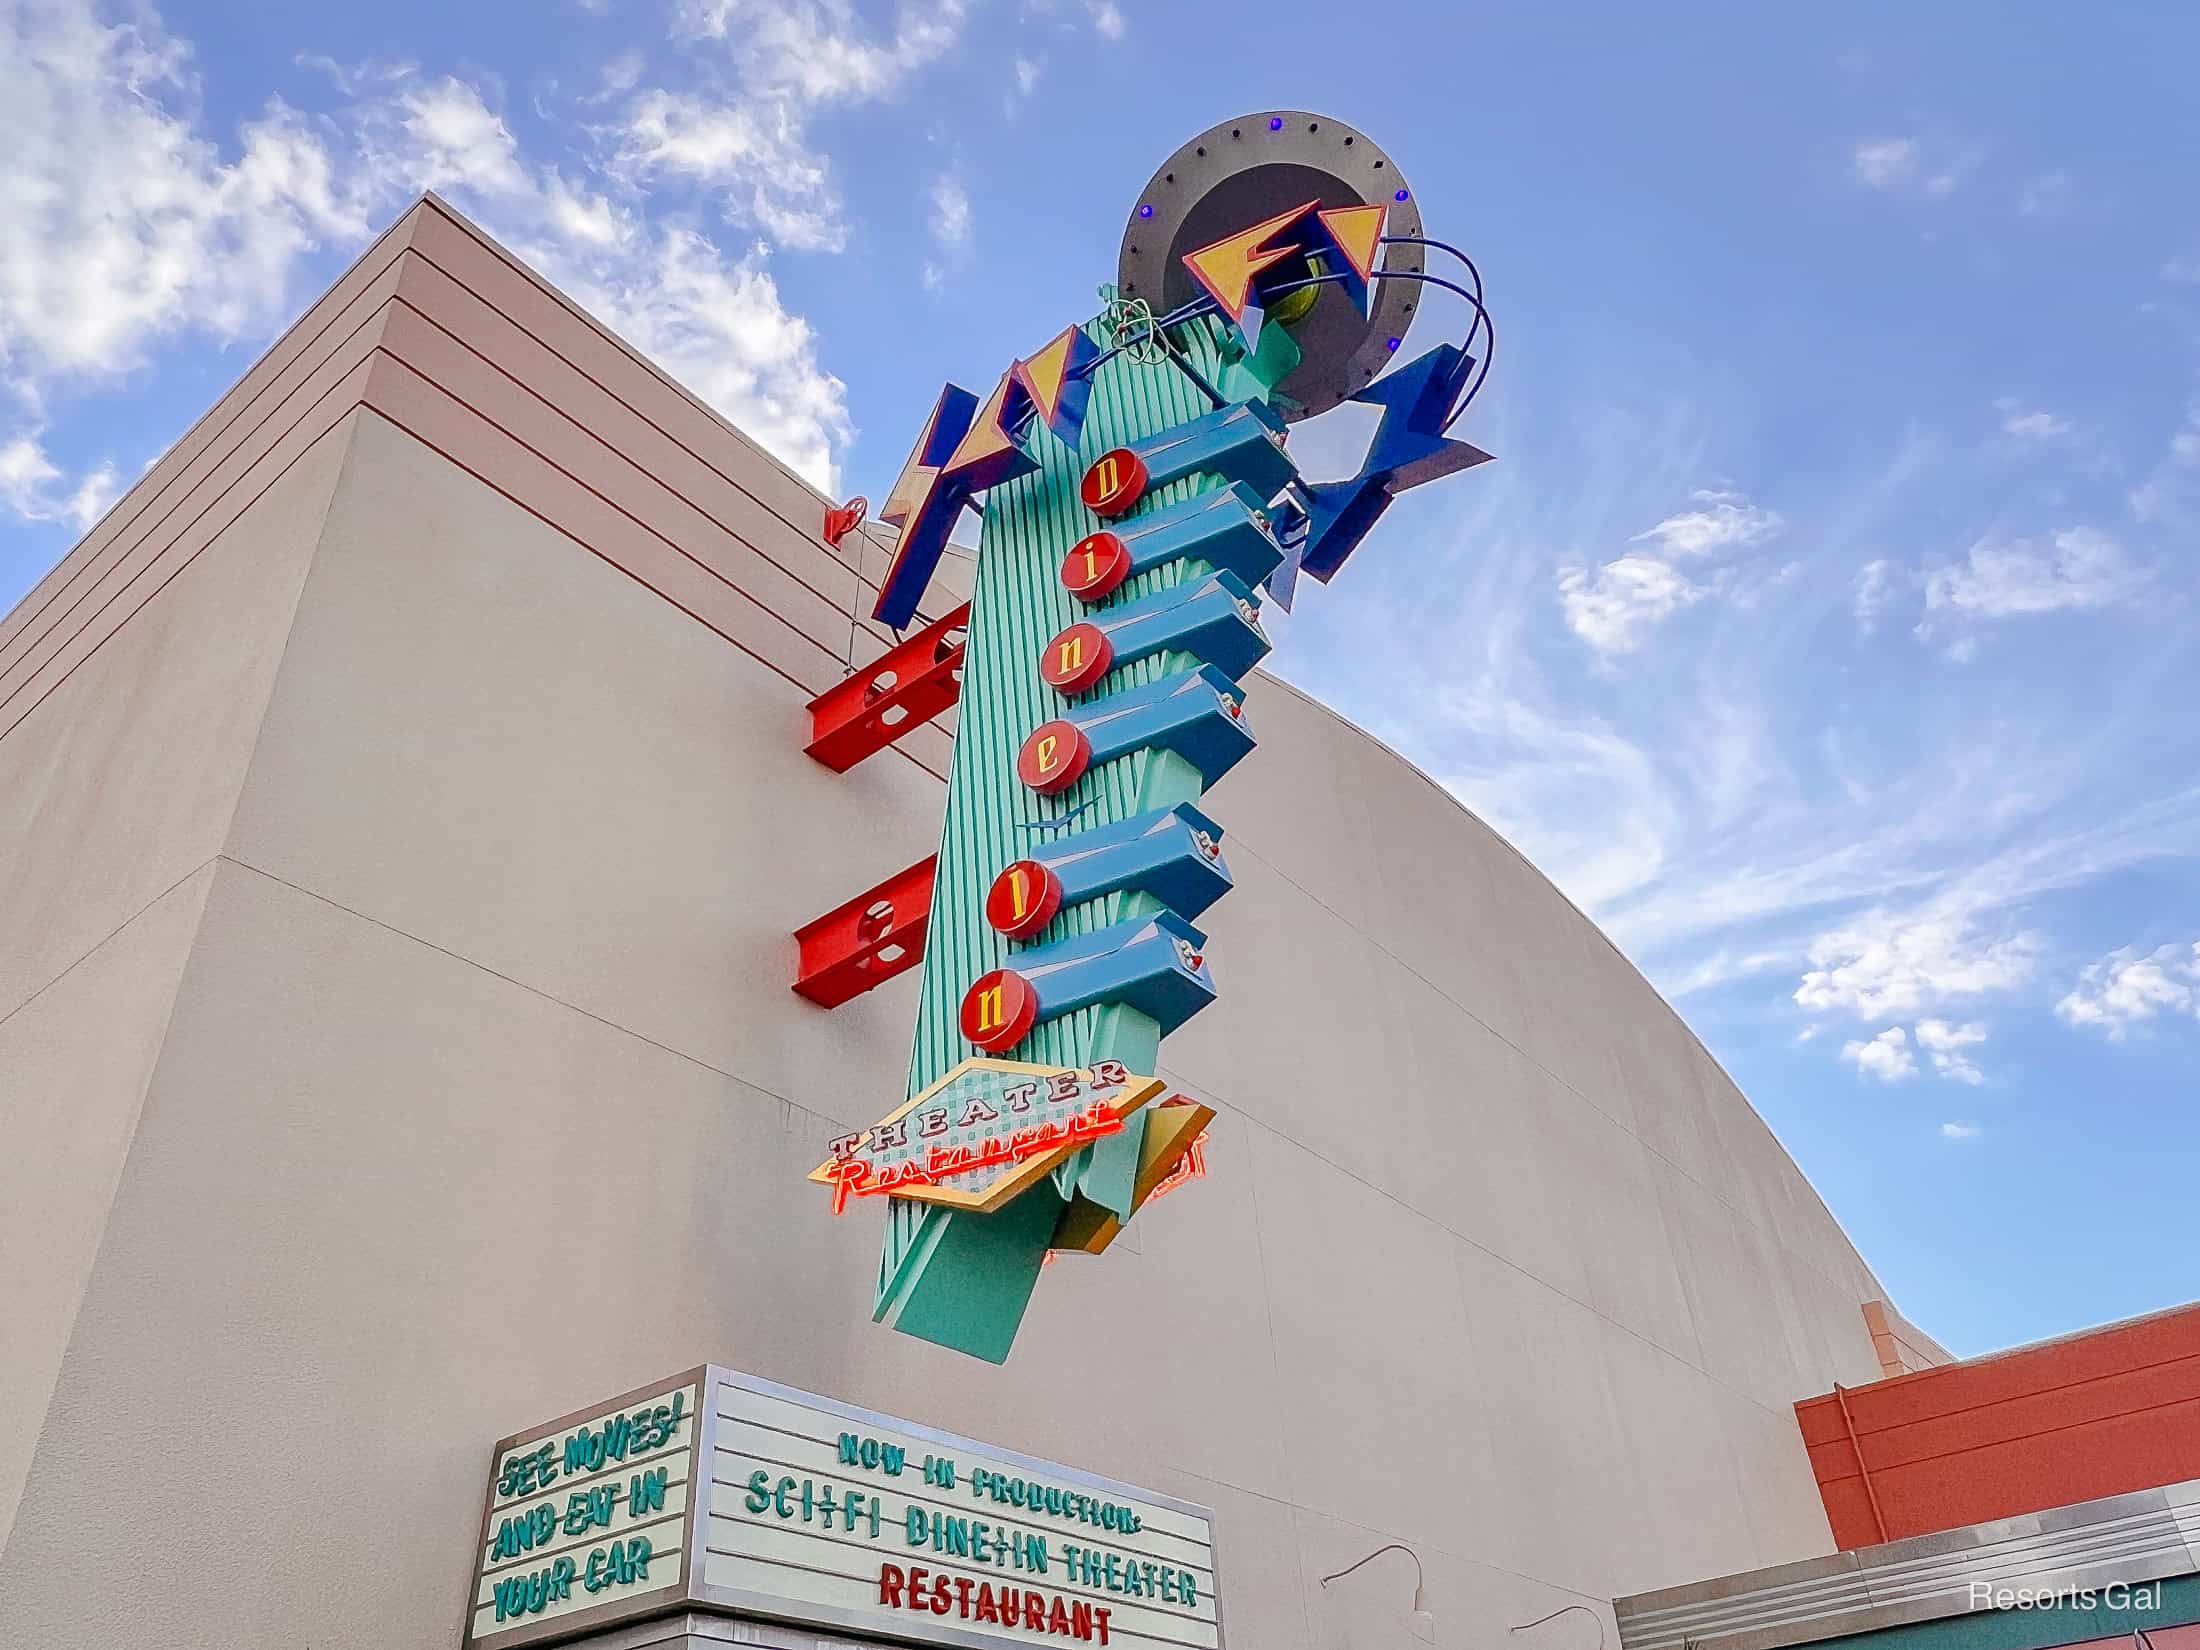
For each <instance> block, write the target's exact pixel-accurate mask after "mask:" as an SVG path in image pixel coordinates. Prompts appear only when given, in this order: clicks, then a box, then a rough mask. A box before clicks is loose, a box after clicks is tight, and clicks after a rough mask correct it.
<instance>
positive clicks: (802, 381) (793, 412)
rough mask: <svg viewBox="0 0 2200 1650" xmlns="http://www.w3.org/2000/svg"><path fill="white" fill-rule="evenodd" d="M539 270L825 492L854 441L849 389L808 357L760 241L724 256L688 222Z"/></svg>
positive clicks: (549, 261)
mask: <svg viewBox="0 0 2200 1650" xmlns="http://www.w3.org/2000/svg"><path fill="white" fill-rule="evenodd" d="M539 261H541V263H542V264H543V266H544V272H545V273H546V274H547V275H548V276H549V277H550V279H551V280H552V281H554V282H555V283H556V284H557V285H558V286H560V287H561V288H563V289H564V291H565V292H566V293H567V294H568V295H569V296H571V297H572V299H573V300H574V301H575V302H576V303H578V304H580V305H582V306H583V307H584V308H586V309H588V310H590V311H592V312H593V313H594V314H595V315H596V316H597V317H598V319H600V320H601V321H603V323H604V324H605V325H606V326H608V327H610V328H611V329H612V330H613V331H614V332H617V333H618V334H620V335H621V336H622V337H624V338H625V339H626V340H627V342H629V343H631V344H632V345H633V346H634V347H635V348H636V349H638V350H640V351H641V352H642V353H643V354H644V355H646V356H648V357H649V358H650V359H651V360H653V361H655V362H656V363H657V364H658V365H659V366H660V367H662V368H664V370H665V371H666V372H668V373H670V374H671V375H672V376H673V377H675V378H677V379H678V380H679V381H680V382H681V383H683V384H685V385H686V386H687V387H688V388H689V389H691V390H693V391H694V392H695V393H696V394H697V395H699V396H701V397H702V398H703V399H704V400H705V401H707V402H709V403H710V404H711V405H712V406H714V407H716V408H718V409H719V410H720V411H721V412H723V413H724V414H725V415H726V416H727V417H728V418H730V419H731V420H733V422H734V423H736V424H738V425H739V426H740V427H741V429H742V430H743V431H744V432H745V433H747V434H749V435H751V436H753V437H755V438H756V440H758V441H759V442H761V443H762V444H763V445H764V446H765V447H767V448H769V449H770V450H771V451H772V452H773V453H775V454H777V455H778V456H779V458H780V459H782V460H783V461H784V462H785V463H786V464H788V465H789V466H790V467H791V468H793V469H794V470H795V471H797V472H798V473H799V474H801V475H802V476H804V477H806V478H807V479H808V480H810V481H811V482H813V483H814V484H816V486H817V487H818V488H819V489H820V490H821V491H823V492H827V493H833V492H837V490H838V482H839V477H838V471H837V466H836V461H835V454H836V452H837V451H838V449H839V448H841V447H842V446H844V445H845V444H846V443H847V442H848V441H849V440H851V439H852V438H853V433H854V432H853V431H852V430H851V429H850V428H849V424H848V409H847V391H846V388H845V386H844V385H842V383H841V381H840V380H839V379H837V378H835V377H833V376H832V375H831V374H830V373H828V372H826V371H824V370H823V368H821V367H820V366H819V365H818V363H817V340H816V337H815V335H814V334H813V333H812V332H811V330H810V325H809V323H808V322H807V321H805V320H803V319H802V318H801V317H800V316H798V315H795V314H793V313H792V312H790V311H789V310H788V309H787V307H786V304H785V302H784V301H783V300H782V298H781V297H780V293H779V287H778V285H777V283H776V282H774V281H773V279H772V276H771V272H770V269H769V266H768V261H767V259H766V257H765V254H764V252H763V250H762V249H761V248H752V249H751V250H750V251H749V252H747V253H746V254H744V255H743V256H741V257H739V258H735V259H728V258H727V257H726V256H725V255H724V254H723V253H721V252H720V251H719V250H718V248H717V247H716V246H714V245H713V244H712V243H711V242H710V241H709V240H707V239H705V238H704V237H703V236H702V235H700V234H697V233H696V232H695V231H693V230H691V229H682V228H679V227H677V226H665V227H655V228H641V229H635V230H633V231H630V232H629V233H627V234H626V235H624V236H623V237H622V238H621V240H620V241H619V243H618V244H617V245H615V246H614V247H611V248H609V249H596V248H586V247H567V248H545V249H540V257H539Z"/></svg>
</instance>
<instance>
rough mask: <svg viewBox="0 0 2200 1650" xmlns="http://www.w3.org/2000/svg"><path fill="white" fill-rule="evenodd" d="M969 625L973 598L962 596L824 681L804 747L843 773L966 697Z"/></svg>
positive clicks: (814, 705) (833, 768)
mask: <svg viewBox="0 0 2200 1650" xmlns="http://www.w3.org/2000/svg"><path fill="white" fill-rule="evenodd" d="M969 630H970V604H969V603H968V602H964V603H963V604H962V606H960V607H958V608H956V609H955V610H954V611H953V612H952V613H948V614H945V615H943V616H942V617H940V618H937V619H934V620H933V621H932V622H931V623H930V624H928V625H926V626H925V627H924V628H923V629H922V630H920V631H918V632H916V633H915V634H914V635H912V636H910V637H909V638H908V639H906V640H905V641H900V642H897V643H895V644H894V645H893V646H892V647H890V648H888V649H887V650H886V651H885V652H884V653H882V654H880V655H879V656H878V657H877V658H876V659H873V660H872V661H871V662H870V663H869V664H867V665H865V666H864V667H863V668H862V669H861V670H859V671H857V672H856V673H855V674H854V675H853V676H850V677H849V678H848V679H847V680H846V681H844V682H837V683H835V684H834V685H833V686H831V687H829V688H827V689H826V690H825V691H824V692H823V693H821V694H819V695H818V696H817V697H816V698H815V699H812V700H811V701H810V742H809V744H808V745H807V746H805V747H804V748H805V749H806V750H808V752H809V753H810V754H811V755H812V756H814V757H816V758H817V759H818V760H819V761H820V762H822V763H824V764H825V766H827V767H828V768H830V769H832V770H833V772H835V773H846V772H847V771H848V770H849V769H850V768H852V767H854V766H855V765H856V764H857V763H858V762H860V761H862V760H863V759H864V758H865V757H866V756H873V755H876V754H877V753H878V752H880V751H882V750H884V749H885V748H886V747H887V746H888V745H891V744H892V743H893V742H894V741H895V740H897V739H899V738H900V737H901V736H902V735H903V734H905V733H907V732H908V731H909V730H910V729H911V728H920V727H922V726H924V724H925V723H927V722H929V721H931V720H932V718H933V717H935V716H937V715H939V713H940V712H941V711H943V710H945V709H946V708H947V707H948V706H949V705H952V704H953V703H954V702H955V701H956V700H957V699H959V698H961V697H962V667H963V650H964V645H965V643H966V641H967V640H968V637H969Z"/></svg>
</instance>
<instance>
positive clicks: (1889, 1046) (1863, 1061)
mask: <svg viewBox="0 0 2200 1650" xmlns="http://www.w3.org/2000/svg"><path fill="white" fill-rule="evenodd" d="M1909 1044H1910V1039H1909V1038H1908V1037H1907V1036H1906V1035H1905V1034H1904V1033H1903V1030H1902V1028H1901V1027H1900V1026H1889V1027H1888V1028H1887V1029H1886V1030H1885V1031H1882V1032H1881V1033H1880V1034H1879V1035H1878V1036H1876V1037H1874V1038H1872V1039H1870V1040H1869V1041H1868V1042H1847V1043H1843V1044H1842V1045H1841V1058H1842V1059H1844V1060H1846V1061H1848V1062H1849V1064H1850V1065H1852V1066H1854V1067H1855V1068H1856V1069H1857V1070H1858V1071H1860V1072H1862V1073H1863V1074H1864V1075H1865V1076H1867V1077H1876V1078H1878V1079H1879V1080H1880V1081H1881V1082H1882V1083H1899V1082H1902V1081H1904V1080H1905V1079H1907V1078H1911V1077H1915V1076H1916V1075H1917V1057H1916V1056H1915V1055H1914V1054H1912V1053H1911V1052H1910V1047H1909Z"/></svg>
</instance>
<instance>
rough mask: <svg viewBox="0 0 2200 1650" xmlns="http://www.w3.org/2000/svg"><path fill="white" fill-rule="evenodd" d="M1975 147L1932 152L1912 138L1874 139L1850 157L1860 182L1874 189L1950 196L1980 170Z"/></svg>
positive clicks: (1940, 148)
mask: <svg viewBox="0 0 2200 1650" xmlns="http://www.w3.org/2000/svg"><path fill="white" fill-rule="evenodd" d="M1983 158H1984V156H1983V154H1982V153H1981V151H1980V150H1978V149H1977V148H1976V147H1968V148H1956V147H1952V146H1946V145H1935V146H1932V147H1930V148H1928V146H1927V145H1926V144H1925V143H1924V142H1923V141H1921V140H1920V139H1917V138H1913V137H1899V138H1874V139H1871V140H1869V141H1867V142H1864V143H1859V144H1857V145H1856V147H1855V148H1854V149H1852V150H1851V151H1850V153H1849V159H1850V162H1851V164H1852V165H1854V167H1855V169H1856V177H1857V180H1858V181H1859V182H1860V183H1862V184H1864V185H1865V186H1866V187H1867V188H1871V189H1884V190H1888V191H1890V192H1899V193H1904V194H1919V195H1935V196H1937V195H1951V194H1953V193H1955V191H1956V190H1957V189H1959V188H1961V187H1962V185H1963V181H1964V180H1965V179H1966V178H1968V177H1969V176H1970V175H1971V173H1972V172H1974V171H1976V170H1977V169H1978V164H1979V162H1980V160H1982V159H1983Z"/></svg>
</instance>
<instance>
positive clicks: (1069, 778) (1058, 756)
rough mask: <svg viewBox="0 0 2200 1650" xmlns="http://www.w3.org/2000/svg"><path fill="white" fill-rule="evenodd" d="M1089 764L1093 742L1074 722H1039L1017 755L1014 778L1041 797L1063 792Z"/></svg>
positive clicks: (1075, 781)
mask: <svg viewBox="0 0 2200 1650" xmlns="http://www.w3.org/2000/svg"><path fill="white" fill-rule="evenodd" d="M1091 764H1092V741H1091V740H1089V739H1087V738H1086V737H1085V730H1084V729H1083V728H1081V727H1079V726H1078V725H1077V724H1076V723H1075V722H1065V721H1062V720H1061V719H1060V718H1059V717H1057V718H1056V719H1055V720H1054V721H1051V722H1041V723H1040V724H1039V725H1038V726H1037V727H1035V728H1033V729H1032V730H1031V732H1030V733H1029V734H1028V735H1027V736H1026V737H1025V739H1024V748H1023V749H1022V750H1020V751H1018V752H1017V753H1016V777H1017V778H1018V779H1021V780H1022V781H1023V782H1024V783H1025V784H1026V785H1029V786H1030V787H1031V788H1032V789H1033V790H1035V791H1037V792H1038V793H1039V794H1040V795H1041V796H1052V795H1053V794H1054V793H1055V792H1056V791H1066V790H1068V789H1069V788H1070V786H1072V785H1074V784H1076V783H1077V779H1078V776H1079V775H1080V774H1082V773H1083V772H1084V771H1085V769H1086V768H1087V767H1089V766H1091Z"/></svg>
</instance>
